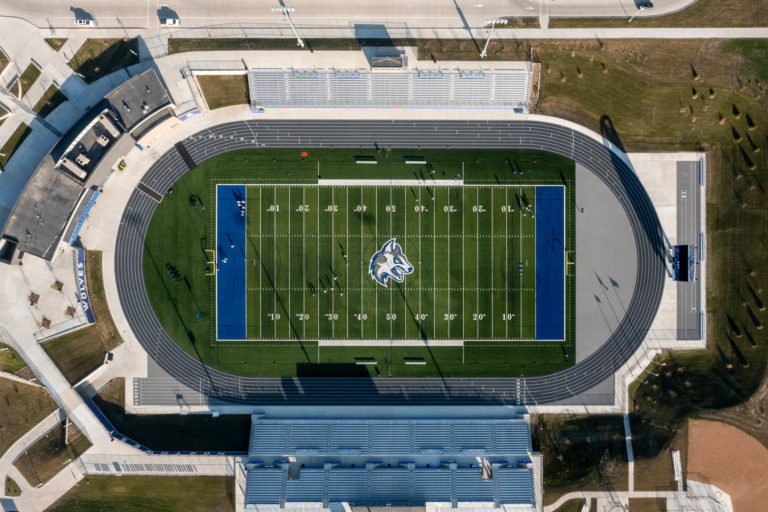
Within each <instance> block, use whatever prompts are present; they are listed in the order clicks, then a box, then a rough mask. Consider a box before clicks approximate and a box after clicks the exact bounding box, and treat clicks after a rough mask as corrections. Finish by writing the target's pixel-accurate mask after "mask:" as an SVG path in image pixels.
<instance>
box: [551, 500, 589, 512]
mask: <svg viewBox="0 0 768 512" xmlns="http://www.w3.org/2000/svg"><path fill="white" fill-rule="evenodd" d="M582 505H584V500H582V499H572V500H568V501H566V502H565V503H563V504H562V505H560V507H559V508H558V509H557V510H556V511H555V512H581V507H582Z"/></svg>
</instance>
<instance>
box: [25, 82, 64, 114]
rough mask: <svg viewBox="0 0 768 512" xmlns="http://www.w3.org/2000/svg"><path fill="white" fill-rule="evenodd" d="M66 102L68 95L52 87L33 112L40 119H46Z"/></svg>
mask: <svg viewBox="0 0 768 512" xmlns="http://www.w3.org/2000/svg"><path fill="white" fill-rule="evenodd" d="M65 101H67V97H66V95H65V94H64V93H63V92H61V91H60V90H59V88H58V87H56V86H55V85H51V86H50V87H49V88H48V90H47V91H45V94H43V96H42V97H41V98H40V100H39V101H38V102H37V105H35V107H34V108H33V109H32V110H34V111H35V112H36V113H37V115H39V116H40V117H46V116H47V115H48V114H50V113H51V112H53V111H54V110H56V107H58V106H59V105H61V104H62V103H64V102H65Z"/></svg>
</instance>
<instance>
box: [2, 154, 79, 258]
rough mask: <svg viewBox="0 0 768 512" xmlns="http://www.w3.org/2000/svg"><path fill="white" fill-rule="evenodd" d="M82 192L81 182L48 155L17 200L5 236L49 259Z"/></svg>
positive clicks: (21, 248)
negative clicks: (64, 170)
mask: <svg viewBox="0 0 768 512" xmlns="http://www.w3.org/2000/svg"><path fill="white" fill-rule="evenodd" d="M82 192H83V185H82V183H80V182H78V181H77V180H76V179H75V178H74V177H70V176H69V175H68V174H65V173H63V172H61V171H59V170H58V169H56V167H55V162H54V161H53V159H52V158H51V156H50V155H47V156H46V157H45V158H44V159H43V161H42V162H41V163H40V165H39V166H38V167H37V169H36V170H35V172H34V174H33V175H32V177H31V178H30V179H29V181H28V182H27V185H26V186H25V187H24V191H23V192H22V194H21V195H20V196H19V198H18V199H17V200H16V205H15V206H14V207H13V211H12V212H11V214H10V216H9V217H8V221H7V222H6V224H5V232H4V234H5V236H7V237H11V238H13V239H15V240H17V241H18V246H17V249H18V250H20V251H24V252H28V253H30V254H34V255H36V256H40V257H41V258H45V259H47V260H50V259H51V258H53V255H54V252H55V250H56V245H57V244H58V240H59V237H60V236H61V233H62V232H63V231H64V227H65V226H66V224H67V220H68V219H69V216H70V214H71V213H72V210H74V208H75V204H77V201H78V199H79V198H80V194H82Z"/></svg>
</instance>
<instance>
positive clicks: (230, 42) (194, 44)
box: [168, 37, 406, 53]
mask: <svg viewBox="0 0 768 512" xmlns="http://www.w3.org/2000/svg"><path fill="white" fill-rule="evenodd" d="M304 43H305V44H306V46H305V47H304V48H302V47H300V46H298V45H297V44H296V40H295V39H274V38H267V39H252V38H248V39H245V38H243V39H239V38H223V39H215V38H201V39H195V38H192V39H187V38H181V37H179V38H176V37H174V38H171V39H169V40H168V53H182V52H192V51H237V50H297V51H299V50H301V51H309V49H310V48H311V49H312V50H325V51H360V47H361V46H362V45H374V46H375V45H380V44H387V45H393V44H394V45H399V44H400V43H406V41H399V40H397V41H395V40H389V39H386V40H384V39H375V40H358V39H316V40H312V41H309V40H307V39H305V40H304Z"/></svg>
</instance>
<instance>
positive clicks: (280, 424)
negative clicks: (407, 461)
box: [249, 419, 530, 457]
mask: <svg viewBox="0 0 768 512" xmlns="http://www.w3.org/2000/svg"><path fill="white" fill-rule="evenodd" d="M529 451H530V434H529V430H528V424H527V423H526V422H525V421H523V420H521V419H511V420H487V421H480V420H376V419H371V420H332V419H331V420H327V419H319V420H318V419H311V420H310V419H306V420H305V419H300V420H296V419H292V420H282V419H254V420H253V423H252V425H251V441H250V446H249V456H251V457H284V456H293V455H321V456H334V455H338V454H361V455H368V456H375V457H383V456H397V457H407V456H409V455H411V454H440V455H446V456H456V455H462V454H470V453H478V454H494V455H497V456H504V457H521V456H524V455H526V454H527V453H528V452H529Z"/></svg>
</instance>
